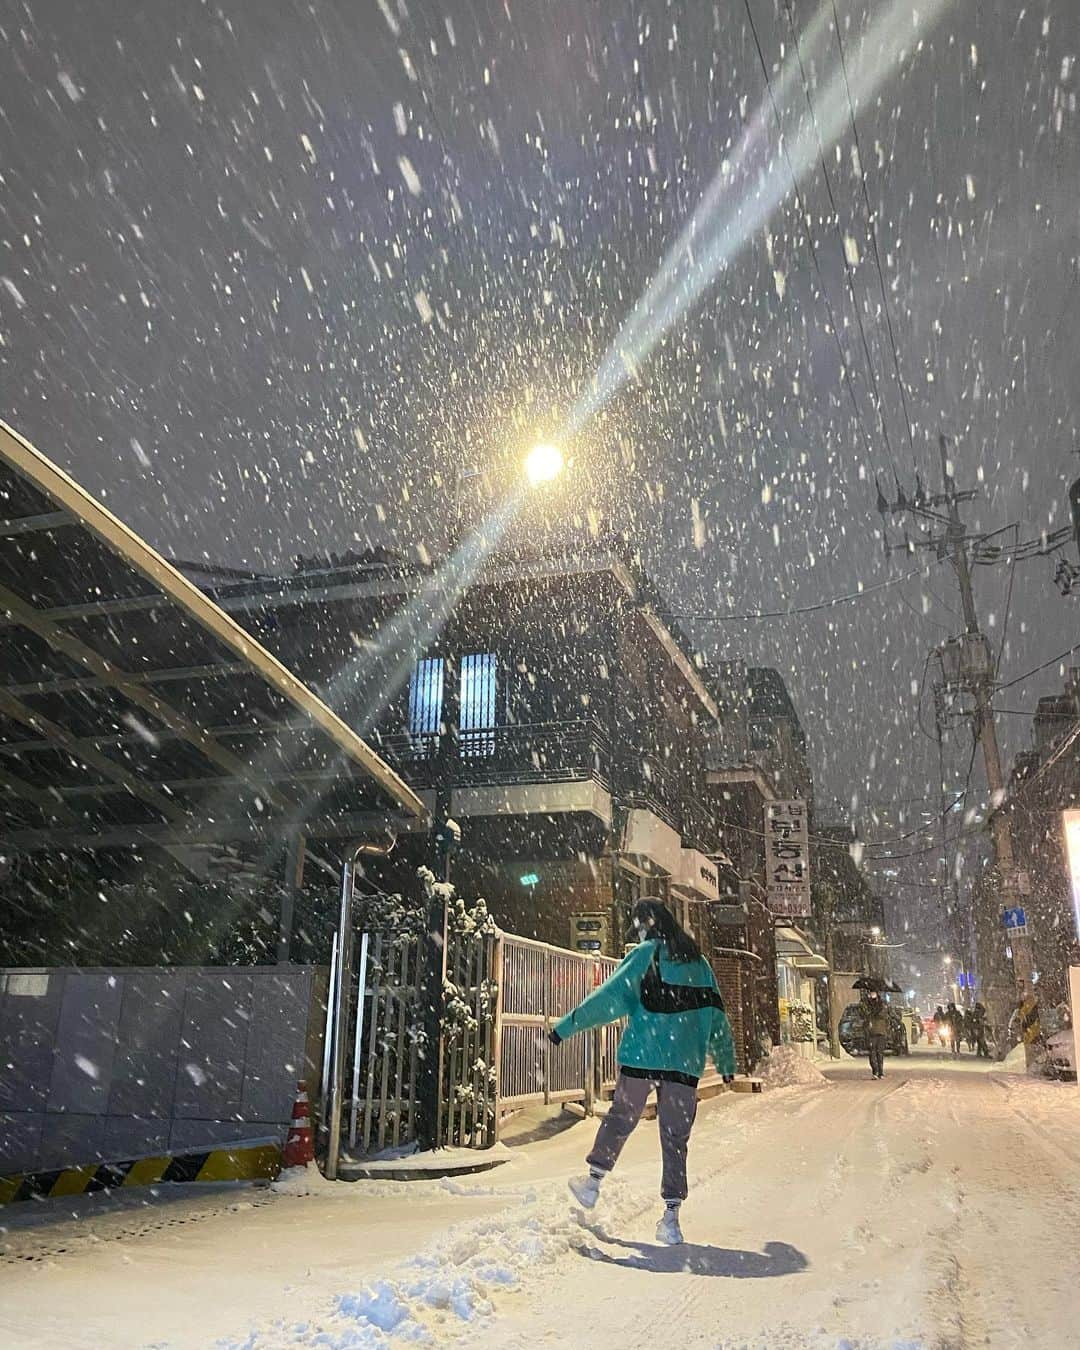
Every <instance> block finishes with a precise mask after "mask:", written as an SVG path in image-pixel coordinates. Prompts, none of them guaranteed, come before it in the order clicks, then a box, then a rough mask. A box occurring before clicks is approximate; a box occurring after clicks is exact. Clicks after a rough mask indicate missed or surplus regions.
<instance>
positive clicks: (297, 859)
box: [277, 833, 307, 966]
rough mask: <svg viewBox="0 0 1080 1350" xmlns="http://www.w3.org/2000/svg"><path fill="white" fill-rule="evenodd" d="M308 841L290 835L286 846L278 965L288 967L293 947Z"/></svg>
mask: <svg viewBox="0 0 1080 1350" xmlns="http://www.w3.org/2000/svg"><path fill="white" fill-rule="evenodd" d="M306 846H307V841H306V840H305V838H304V836H303V835H302V834H296V833H293V834H290V835H289V839H288V842H287V844H286V846H285V885H284V887H283V888H282V892H281V911H280V915H279V918H278V945H277V960H278V965H279V966H283V965H288V962H289V951H290V948H291V946H292V930H293V912H294V910H295V907H296V893H297V891H299V890H300V889H301V887H302V886H303V884H304V855H305V852H306Z"/></svg>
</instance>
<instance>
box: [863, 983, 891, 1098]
mask: <svg viewBox="0 0 1080 1350" xmlns="http://www.w3.org/2000/svg"><path fill="white" fill-rule="evenodd" d="M863 1017H864V1018H865V1019H866V1041H867V1046H868V1048H869V1050H870V1075H871V1077H873V1078H884V1077H885V1042H886V1041H887V1040H888V1037H889V1014H888V1012H887V1011H886V1008H885V1000H884V999H883V998H882V997H881V995H880V994H879V993H877V992H876V991H873V992H871V993H870V994H868V995H867V998H866V1002H865V1003H864V1004H863Z"/></svg>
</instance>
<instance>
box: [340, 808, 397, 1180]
mask: <svg viewBox="0 0 1080 1350" xmlns="http://www.w3.org/2000/svg"><path fill="white" fill-rule="evenodd" d="M396 843H397V839H396V838H395V836H394V835H393V834H390V835H389V836H388V838H387V839H386V840H384V841H383V842H382V843H371V842H365V843H360V844H352V845H351V846H350V847H349V848H348V850H347V851H346V854H345V865H344V867H343V868H342V871H341V908H340V910H339V912H338V928H337V979H336V980H334V981H333V982H332V984H331V988H330V1007H329V1009H328V1016H327V1028H326V1030H327V1036H328V1038H329V1044H330V1060H329V1062H330V1083H329V1087H328V1089H327V1093H326V1097H327V1112H326V1114H327V1120H326V1130H327V1140H326V1176H327V1179H328V1180H329V1181H336V1180H337V1173H338V1155H339V1153H340V1152H341V1113H342V1108H343V1106H344V1091H345V1029H346V1026H347V1024H348V1018H349V986H350V984H351V983H352V945H353V923H352V908H353V890H354V886H355V883H356V868H357V865H358V863H359V861H360V859H361V858H364V857H374V858H385V857H386V856H387V855H388V854H389V853H390V852H391V851H392V850H393V848H394V845H395V844H396Z"/></svg>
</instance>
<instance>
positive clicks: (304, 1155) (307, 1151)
mask: <svg viewBox="0 0 1080 1350" xmlns="http://www.w3.org/2000/svg"><path fill="white" fill-rule="evenodd" d="M281 1161H282V1166H283V1167H306V1166H307V1165H308V1163H310V1162H314V1161H315V1141H314V1139H313V1138H312V1134H311V1113H310V1110H309V1108H308V1095H307V1083H305V1082H304V1080H303V1079H301V1080H300V1082H299V1083H297V1085H296V1101H295V1102H294V1103H293V1109H292V1124H291V1125H290V1126H289V1134H288V1137H287V1138H286V1140H285V1156H284V1157H283V1158H282V1160H281Z"/></svg>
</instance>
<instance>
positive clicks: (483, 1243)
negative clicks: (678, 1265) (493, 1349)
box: [218, 1181, 641, 1350]
mask: <svg viewBox="0 0 1080 1350" xmlns="http://www.w3.org/2000/svg"><path fill="white" fill-rule="evenodd" d="M324 1184H325V1185H333V1184H334V1183H324ZM398 1193H399V1194H400V1189H399V1192H398ZM640 1209H641V1201H640V1196H637V1197H636V1196H635V1193H634V1192H633V1191H632V1190H631V1189H630V1188H629V1187H627V1186H623V1185H620V1184H619V1183H618V1182H617V1181H612V1182H609V1183H608V1186H607V1187H606V1188H605V1193H604V1211H603V1221H604V1223H605V1225H606V1224H608V1223H610V1224H612V1225H614V1226H615V1227H621V1226H624V1225H625V1224H626V1223H627V1222H628V1221H630V1220H632V1219H633V1218H635V1217H636V1216H637V1214H638V1213H639V1211H640ZM589 1232H591V1233H592V1234H593V1235H594V1236H598V1235H599V1233H600V1230H599V1229H598V1228H596V1227H595V1225H593V1226H591V1227H590V1228H589ZM588 1236H589V1233H588V1232H584V1231H583V1227H582V1224H581V1223H579V1222H578V1221H577V1219H576V1218H575V1217H574V1213H573V1212H572V1206H571V1205H570V1204H569V1203H568V1196H567V1193H566V1188H565V1185H564V1184H563V1183H562V1182H561V1181H560V1182H559V1183H558V1184H557V1185H546V1186H544V1187H543V1188H530V1189H528V1190H526V1191H524V1192H522V1193H521V1194H520V1199H519V1200H517V1201H516V1202H515V1203H514V1204H513V1206H512V1207H511V1208H510V1209H509V1210H502V1211H500V1212H499V1213H498V1214H493V1215H490V1216H485V1217H482V1218H476V1219H471V1220H469V1221H467V1222H465V1223H460V1224H456V1225H454V1226H453V1227H452V1228H450V1229H449V1230H447V1231H445V1232H444V1233H443V1234H442V1236H441V1238H440V1239H439V1240H438V1241H436V1242H433V1243H432V1244H431V1245H430V1246H429V1247H427V1248H426V1249H425V1250H424V1251H422V1252H420V1253H419V1254H418V1255H416V1256H414V1257H412V1258H410V1259H409V1260H407V1261H405V1262H403V1263H402V1264H401V1265H400V1266H399V1267H398V1268H397V1270H396V1271H394V1272H393V1273H392V1274H391V1275H390V1276H389V1277H381V1278H378V1279H373V1280H372V1281H371V1282H370V1283H366V1284H361V1285H359V1287H357V1288H356V1289H354V1290H352V1291H349V1292H347V1293H342V1294H338V1295H337V1296H336V1297H335V1298H334V1300H333V1302H332V1304H331V1305H330V1306H329V1307H328V1308H327V1310H326V1311H325V1312H324V1313H323V1314H322V1315H318V1316H315V1317H312V1318H311V1319H310V1320H308V1321H305V1322H303V1323H295V1322H294V1323H292V1324H291V1325H289V1326H287V1327H286V1326H285V1325H284V1324H283V1323H280V1322H279V1323H277V1324H275V1326H274V1327H273V1328H271V1329H269V1330H268V1331H265V1332H262V1331H254V1332H252V1333H251V1335H250V1336H249V1337H248V1338H247V1339H246V1340H244V1341H240V1342H219V1343H218V1344H219V1347H220V1350H271V1347H277V1346H279V1345H281V1344H283V1343H285V1344H288V1345H290V1346H293V1345H295V1346H320V1347H326V1346H329V1347H333V1350H357V1348H358V1347H371V1346H386V1345H389V1344H395V1345H396V1344H400V1343H402V1342H408V1341H412V1342H423V1343H426V1344H441V1343H442V1342H444V1341H446V1340H448V1339H451V1338H456V1337H458V1336H461V1335H463V1334H467V1333H468V1332H469V1330H470V1328H474V1327H475V1326H476V1325H477V1324H478V1323H481V1322H482V1321H484V1320H485V1319H488V1318H490V1317H491V1316H492V1315H493V1314H494V1313H495V1312H496V1301H497V1298H498V1296H499V1295H500V1294H503V1293H506V1292H507V1291H509V1290H517V1289H520V1288H521V1287H522V1286H523V1284H524V1283H525V1281H526V1279H527V1278H528V1276H529V1275H530V1274H535V1272H536V1270H537V1268H538V1267H551V1266H553V1265H554V1264H555V1263H556V1262H557V1261H559V1260H560V1259H561V1258H563V1257H564V1256H565V1255H566V1254H567V1253H568V1252H570V1251H571V1250H572V1249H573V1250H582V1249H583V1248H584V1245H585V1241H586V1239H587V1237H588ZM283 1335H285V1336H286V1340H285V1341H284V1342H283V1341H282V1339H281V1338H282V1336H283Z"/></svg>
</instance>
